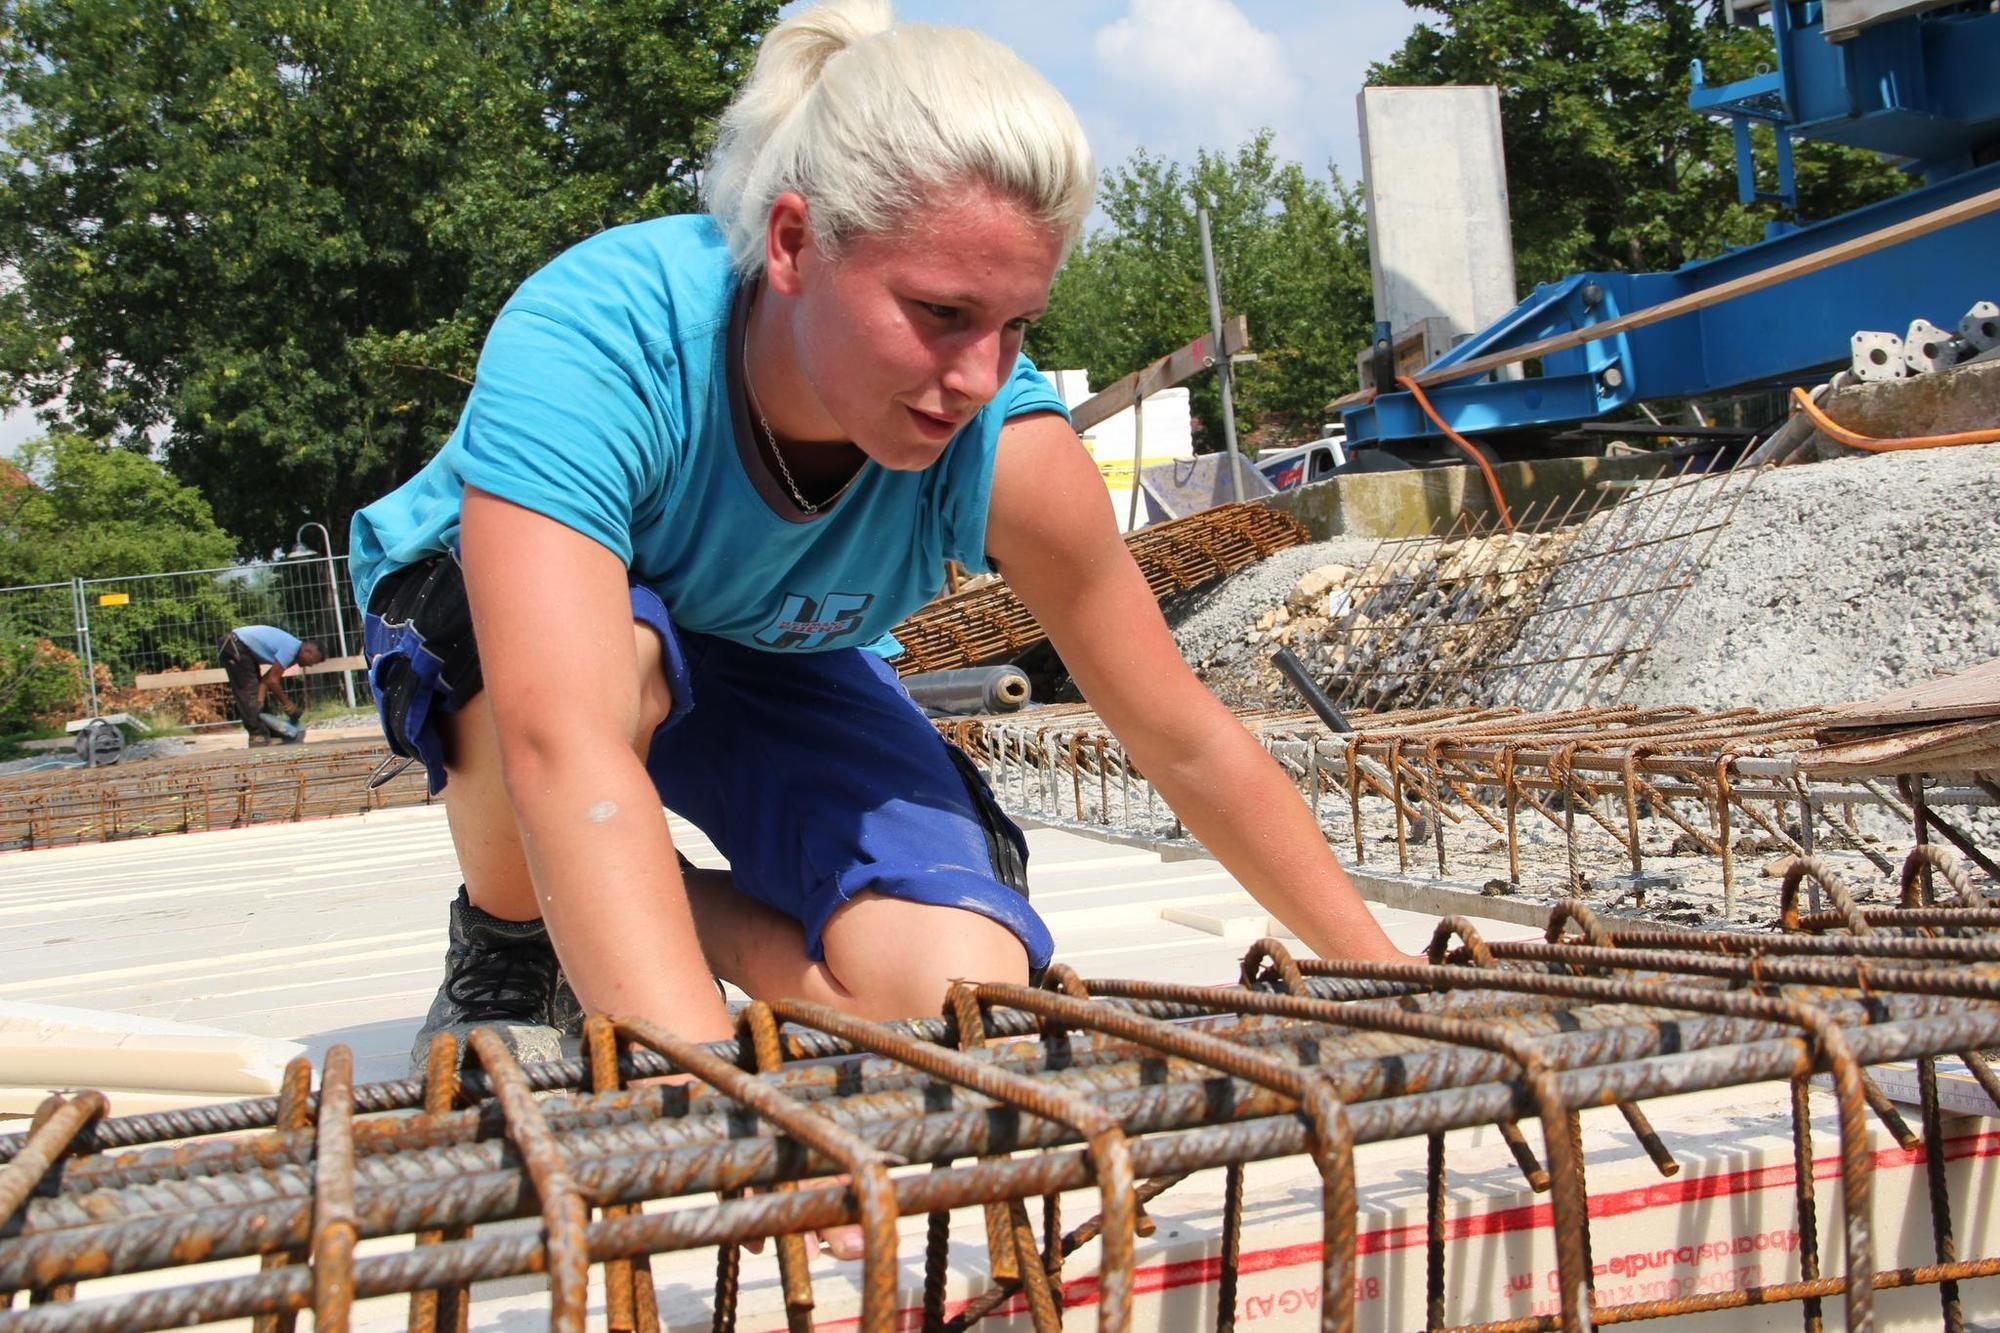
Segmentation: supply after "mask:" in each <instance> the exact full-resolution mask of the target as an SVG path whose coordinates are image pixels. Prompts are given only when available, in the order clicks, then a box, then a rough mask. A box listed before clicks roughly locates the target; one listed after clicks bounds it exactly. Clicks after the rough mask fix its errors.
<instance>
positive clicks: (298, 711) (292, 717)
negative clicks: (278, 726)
mask: <svg viewBox="0 0 2000 1333" xmlns="http://www.w3.org/2000/svg"><path fill="white" fill-rule="evenodd" d="M305 711H306V710H305V709H303V708H294V709H293V710H292V711H291V712H289V713H287V714H285V720H286V721H287V722H289V723H291V724H292V725H293V726H295V727H296V726H297V725H298V724H299V719H300V718H301V717H303V716H305Z"/></svg>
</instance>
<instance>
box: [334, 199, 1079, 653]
mask: <svg viewBox="0 0 2000 1333" xmlns="http://www.w3.org/2000/svg"><path fill="white" fill-rule="evenodd" d="M741 289H742V283H741V281H740V280H739V279H738V278H737V276H736V275H735V274H734V273H733V271H732V270H731V268H730V264H729V252H728V249H727V248H726V246H725V245H724V243H723V240H722V236H721V233H720V232H719V231H717V229H716V227H715V224H714V222H713V220H711V219H710V218H709V217H708V216H706V215H705V214H697V215H688V216H680V217H668V218H658V219H655V220H653V221H650V222H640V223H634V224H632V225H630V226H625V227H619V228H616V229H614V230H611V231H607V232H604V233H602V234H600V235H598V236H595V237H592V238H591V239H590V240H587V241H584V242H583V243H581V244H579V245H577V246H575V247H573V248H572V249H570V250H568V251H566V252H565V253H563V254H562V255H560V256H558V257H557V258H556V259H555V260H554V261H553V262H551V263H550V264H549V265H548V266H547V267H546V268H544V269H542V270H541V271H540V272H538V273H536V274H535V275H534V276H533V277H531V278H529V279H528V280H527V281H526V282H525V283H523V284H522V285H521V287H520V289H519V290H518V291H516V292H515V293H514V295H513V297H512V298H511V299H510V300H509V301H508V302H507V304H506V306H505V307H504V308H503V309H502V310H501V312H500V316H499V318H498V319H497V320H495V321H494V324H493V328H492V330H491V332H490V333H489V334H488V335H487V338H486V345H485V347H484V349H483V350H482V351H481V353H480V357H479V370H478V374H477V377H476V382H475V383H474V385H473V388H472V393H471V394H470V396H469V397H468V398H467V400H466V404H465V411H464V412H463V414H462V415H461V416H460V417H459V421H458V427H457V429H456V430H454V431H453V432H452V435H451V438H450V439H449V440H448V441H446V443H445V446H444V448H443V449H442V450H441V451H439V453H438V455H437V456H436V457H435V458H433V459H432V460H431V461H430V463H429V464H428V465H427V466H426V467H425V468H424V469H423V471H421V472H419V473H418V474H417V475H416V476H415V477H413V478H411V479H410V480H409V481H408V482H406V483H405V484H404V485H402V486H401V487H399V488H398V489H396V490H395V491H393V492H391V493H390V494H389V495H388V496H386V497H384V498H383V499H381V500H378V501H376V502H375V503H374V504H372V505H369V506H368V507H367V508H366V509H363V510H361V511H360V512H359V513H357V514H356V515H355V516H354V523H353V527H352V530H351V533H350V537H349V549H350V551H351V553H352V567H353V578H354V587H355V594H356V596H357V597H358V599H359V600H360V603H361V605H362V606H363V607H366V606H367V605H368V601H369V597H370V595H371V594H372V593H373V591H374V587H375V583H376V581H377V580H378V579H380V578H381V577H382V576H383V575H384V574H386V573H388V572H390V571H391V570H394V569H398V568H401V567H402V566H405V565H410V564H414V563H416V562H418V561H420V560H423V559H426V558H428V557H429V556H431V555H433V554H436V553H437V552H440V551H446V550H449V549H451V548H452V547H453V546H454V545H455V544H456V543H457V540H458V529H459V507H460V501H461V498H462V496H463V494H464V488H465V486H466V485H467V484H468V483H469V484H471V485H474V486H477V487H479V488H480V489H481V490H483V491H486V492H488V493H490V494H492V495H496V496H499V497H500V498H502V499H505V500H509V501H512V502H513V503H515V504H518V505H521V506H523V507H524V508H527V509H532V510H534V511H535V512H537V513H540V514H546V515H547V516H549V517H550V518H553V519H555V520H556V521H558V522H560V523H562V524H564V525H566V526H568V527H570V528H574V529H575V530H576V531H578V532H580V533H582V534H584V535H585V536H587V537H590V538H592V539H593V540H595V541H597V542H599V543H601V544H602V545H603V546H605V547H606V548H608V549H609V550H611V551H612V552H614V553H616V554H617V556H618V557H619V559H621V560H623V561H624V562H625V564H626V566H627V568H628V569H629V570H630V572H631V577H632V581H633V582H635V583H641V584H644V585H645V586H647V587H648V588H651V589H652V590H653V591H654V592H655V593H657V594H658V595H659V597H660V600H661V601H663V602H664V603H665V604H666V607H667V610H668V612H669V613H670V614H671V615H672V616H673V619H674V623H675V625H677V626H678V627H680V628H682V629H686V630H693V631H695V632H697V633H701V634H712V635H716V636H718V637H721V638H725V639H729V640H732V641H734V642H737V643H741V644H744V645H746V646H750V647H757V648H765V649H770V650H772V651H801V652H814V651H821V650H825V649H832V648H845V647H860V646H869V645H871V644H875V643H877V642H878V641H880V640H883V639H884V638H885V637H886V636H887V635H888V632H889V630H890V629H891V628H892V627H893V626H894V625H895V624H896V623H897V622H898V621H900V620H902V619H903V618H904V617H906V616H907V615H909V614H910V613H911V612H912V611H914V610H916V609H917V608H918V607H920V606H922V605H923V604H924V603H925V602H926V601H928V600H930V598H931V597H933V596H935V595H936V593H937V591H938V588H939V587H940V585H941V583H942V581H943V566H944V562H945V561H946V560H956V561H957V562H958V563H959V564H961V565H963V566H965V567H966V568H967V569H970V570H974V571H984V570H986V569H988V568H989V565H988V563H987V559H986V506H987V500H988V498H989V495H990V493H991V490H992V483H993V458H994V452H995V449H996V447H997V446H998V443H999V437H1000V428H1001V426H1002V425H1003V424H1004V423H1005V422H1006V421H1007V420H1008V419H1009V418H1010V417H1016V416H1021V415H1025V414H1027V413H1033V412H1063V410H1064V409H1063V404H1062V400H1061V398H1059V397H1058V396H1057V394H1056V392H1055V390H1054V388H1053V387H1052V386H1051V385H1050V384H1049V382H1048V381H1047V380H1046V379H1044V378H1043V377H1042V376H1041V374H1040V373H1038V372H1037V371H1036V370H1035V368H1034V366H1033V364H1032V363H1030V362H1029V361H1028V360H1027V358H1026V357H1023V358H1021V359H1020V361H1019V362H1018V363H1017V364H1016V366H1015V370H1014V375H1013V377H1012V378H1011V380H1010V381H1009V382H1008V383H1007V384H1005V385H1003V386H1002V387H1001V389H1000V392H999V394H998V395H996V396H995V398H994V399H993V401H992V402H990V403H988V404H987V405H986V407H985V408H984V409H983V410H982V411H981V412H980V413H979V414H978V415H977V416H976V417H974V418H973V419H972V420H971V421H970V422H968V423H967V424H966V426H965V427H964V428H963V429H962V430H960V431H959V433H958V434H957V435H956V436H955V437H954V438H953V439H952V441H951V443H950V444H949V445H948V446H947V447H946V449H945V452H944V453H943V455H942V456H940V457H939V459H938V461H937V462H935V463H933V464H932V465H931V466H930V467H928V468H926V469H924V470H923V471H921V472H898V471H893V470H891V469H888V468H884V467H881V466H879V465H877V464H875V463H872V462H870V463H867V464H865V465H864V466H863V467H862V470H861V472H860V474H859V475H858V476H857V477H856V478H855V480H854V482H853V484H852V485H850V486H849V487H848V489H847V490H846V491H845V493H843V494H842V495H841V496H840V497H839V499H838V500H837V501H835V502H834V503H832V504H830V505H826V506H822V507H821V509H820V511H819V513H818V514H816V515H809V514H806V513H804V512H803V511H802V510H800V509H799V508H798V507H797V505H796V504H794V503H793V502H792V501H791V499H790V498H789V496H787V495H786V493H785V492H784V490H783V489H782V488H781V487H780V486H779V484H778V482H777V481H776V480H775V479H774V478H772V477H771V476H770V475H769V473H768V472H767V471H766V469H765V466H764V463H763V458H762V455H760V454H759V453H758V452H757V451H756V449H755V446H754V444H753V442H752V441H753V438H754V437H753V436H752V435H751V434H750V428H749V423H748V421H747V419H746V418H745V416H744V413H743V409H742V406H741V398H742V396H741V394H739V393H736V392H734V391H733V390H732V384H733V383H734V382H735V381H734V377H736V376H738V375H740V373H741V369H740V366H735V365H732V362H733V361H734V360H735V357H734V356H733V355H732V353H733V351H734V349H736V348H738V347H740V346H741V339H740V337H739V336H733V333H732V331H733V330H735V331H736V332H740V320H741V318H742V315H741V309H742V307H743V304H744V303H743V302H742V301H740V300H738V295H739V293H740V291H741Z"/></svg>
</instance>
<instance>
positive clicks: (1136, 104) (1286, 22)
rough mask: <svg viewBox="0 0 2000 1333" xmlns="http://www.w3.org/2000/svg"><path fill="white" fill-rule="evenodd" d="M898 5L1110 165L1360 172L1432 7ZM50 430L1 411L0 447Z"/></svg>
mask: <svg viewBox="0 0 2000 1333" xmlns="http://www.w3.org/2000/svg"><path fill="white" fill-rule="evenodd" d="M797 7H798V6H797V5H796V4H792V5H787V6H785V9H784V10H783V12H784V13H787V14H789V13H790V12H792V10H794V9H796V8H797ZM896 14H897V17H899V18H905V19H916V20H919V21H922V22H925V23H950V24H958V25H961V26H964V27H970V28H977V29H979V30H980V31H981V32H984V33H987V34H989V35H990V36H993V37H996V38H998V39H999V40H1001V41H1003V42H1005V43H1007V45H1009V46H1011V47H1013V48H1014V50H1015V51H1017V52H1019V53H1020V54H1021V56H1022V57H1023V58H1024V59H1025V60H1027V62H1028V63H1029V64H1031V65H1033V66H1034V67H1035V68H1036V69H1038V70H1040V71H1041V73H1042V74H1043V76H1044V77H1046V78H1047V79H1048V80H1049V81H1050V82H1051V83H1053V84H1054V85H1055V86H1056V88H1057V90H1058V91H1060V92H1061V93H1062V94H1063V96H1064V97H1066V98H1068V99H1069V102H1070V105H1071V106H1073V107H1075V108H1076V112H1077V115H1078V117H1079V118H1080V119H1081V120H1082V121H1083V128H1084V131H1085V133H1087V134H1088V135H1089V136H1090V145H1091V148H1092V149H1093V150H1094V151H1095V152H1096V154H1097V162H1098V165H1099V167H1100V168H1104V167H1113V166H1117V165H1118V164H1120V163H1122V162H1124V161H1125V160H1126V159H1127V158H1129V157H1130V156H1131V155H1132V153H1133V151H1134V150H1135V149H1137V148H1140V147H1144V148H1145V149H1146V150H1147V151H1149V152H1151V153H1153V154H1154V155H1156V156H1160V157H1165V158H1169V159H1172V160H1175V161H1189V160H1192V159H1193V157H1194V155H1195V152H1196V150H1198V149H1201V148H1211V149H1220V150H1223V151H1229V150H1233V149H1234V148H1236V147H1237V145H1239V144H1241V143H1243V142H1244V141H1245V140H1247V139H1248V138H1249V137H1250V136H1251V135H1252V134H1255V133H1256V132H1257V131H1258V130H1259V129H1264V128H1269V129H1270V130H1271V131H1272V133H1273V135H1274V136H1275V138H1274V146H1275V148H1276V150H1277V152H1278V154H1279V156H1281V157H1285V158H1290V159H1293V160H1295V161H1297V162H1299V163H1301V164H1302V165H1303V166H1304V167H1305V168H1306V169H1307V170H1308V171H1310V172H1312V173H1314V174H1318V173H1320V172H1323V171H1324V170H1325V169H1326V167H1327V166H1328V165H1329V164H1331V165H1332V166H1335V167H1337V168H1339V170H1340V173H1341V175H1342V176H1344V177H1346V178H1347V179H1348V180H1349V181H1359V180H1360V178H1361V150H1360V146H1359V142H1358V133H1357V130H1356V123H1355V113H1354V98H1355V94H1356V93H1358V92H1360V90H1361V81H1362V79H1364V78H1365V77H1366V76H1367V73H1368V66H1369V63H1370V62H1371V61H1376V60H1381V59H1384V58H1386V57H1387V56H1389V55H1390V54H1391V53H1392V52H1394V51H1395V50H1396V48H1397V47H1399V46H1401V45H1402V43H1403V39H1404V38H1405V37H1406V36H1408V35H1409V32H1410V30H1411V28H1413V27H1414V26H1415V25H1416V23H1417V20H1418V17H1419V14H1418V12H1417V11H1415V10H1412V9H1410V8H1409V7H1408V6H1406V5H1405V4H1404V3H1403V0H1000V3H994V2H993V0H984V2H983V3H974V0H898V3H897V4H896ZM40 430H41V428H40V426H39V425H38V424H37V423H36V422H35V420H34V419H33V417H32V415H31V414H29V413H27V412H13V413H8V414H6V415H4V416H0V456H4V455H6V454H8V453H11V452H12V451H13V449H14V448H15V447H17V446H18V445H19V444H20V443H21V442H22V441H23V440H24V439H27V438H30V437H32V436H34V435H37V434H39V433H40Z"/></svg>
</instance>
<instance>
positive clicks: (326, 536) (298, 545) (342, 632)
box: [285, 521, 354, 708]
mask: <svg viewBox="0 0 2000 1333" xmlns="http://www.w3.org/2000/svg"><path fill="white" fill-rule="evenodd" d="M307 528H318V529H319V539H320V545H321V546H323V547H325V549H326V590H327V593H328V594H329V595H330V596H332V598H333V632H334V634H335V635H336V636H338V638H339V640H340V655H341V657H343V658H345V657H346V656H347V618H346V617H345V616H343V615H342V614H341V613H340V580H339V579H337V578H335V577H334V573H333V535H332V534H331V533H329V532H328V531H327V530H326V524H324V523H318V522H312V521H308V522H305V523H301V524H299V530H298V531H297V532H295V533H293V534H292V549H291V550H289V551H287V552H285V559H287V560H310V559H312V557H314V556H316V555H318V554H319V553H320V552H319V551H317V550H315V549H314V548H313V547H310V546H308V545H306V529H307ZM340 683H341V685H342V686H344V687H345V688H346V690H347V706H348V707H349V708H352V707H354V674H353V673H352V672H350V671H347V670H344V669H343V670H342V671H341V673H340Z"/></svg>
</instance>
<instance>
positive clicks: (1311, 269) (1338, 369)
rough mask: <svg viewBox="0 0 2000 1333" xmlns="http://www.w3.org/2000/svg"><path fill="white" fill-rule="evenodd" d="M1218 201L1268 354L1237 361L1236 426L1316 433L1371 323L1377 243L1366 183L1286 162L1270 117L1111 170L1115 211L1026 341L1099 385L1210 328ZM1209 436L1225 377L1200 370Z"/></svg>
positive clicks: (1222, 246)
mask: <svg viewBox="0 0 2000 1333" xmlns="http://www.w3.org/2000/svg"><path fill="white" fill-rule="evenodd" d="M1198 202H1199V203H1205V204H1206V206H1207V207H1208V209H1209V214H1210V217H1209V225H1210V231H1211V237H1212V241H1213V245H1214V250H1215V260H1216V269H1217V272H1218V274H1219V281H1220V286H1221V290H1222V304H1223V307H1224V309H1225V310H1226V311H1228V312H1229V313H1231V314H1237V313H1240V314H1243V315H1245V316H1247V318H1248V319H1249V324H1250V341H1251V346H1252V349H1253V350H1254V351H1255V353H1256V355H1257V361H1256V362H1255V363H1253V364H1249V365H1245V366H1243V367H1240V368H1239V373H1238V375H1237V377H1236V385H1235V407H1236V417H1237V428H1238V431H1239V433H1240V434H1242V435H1243V436H1244V437H1245V439H1246V440H1248V439H1250V438H1252V437H1253V436H1256V435H1258V434H1260V433H1261V434H1263V435H1265V436H1266V437H1269V436H1272V435H1285V434H1296V433H1299V432H1302V431H1304V432H1309V431H1311V430H1312V429H1313V428H1314V427H1316V426H1317V425H1318V418H1317V416H1316V415H1315V414H1316V413H1317V412H1318V411H1319V408H1320V405H1321V404H1322V403H1324V402H1325V401H1326V400H1327V398H1328V397H1329V396H1331V393H1332V392H1337V391H1338V390H1339V388H1340V386H1342V385H1351V384H1352V383H1353V381H1354V351H1355V349H1356V348H1357V347H1359V346H1361V345H1362V344H1363V343H1365V342H1367V341H1368V338H1369V329H1370V319H1371V315H1370V304H1369V285H1368V284H1369V278H1368V247H1367V238H1366V230H1365V221H1364V219H1363V216H1362V207H1361V200H1360V193H1359V191H1358V190H1356V189H1355V188H1353V187H1351V186H1349V185H1347V184H1346V183H1345V182H1344V181H1342V180H1341V178H1340V175H1339V173H1338V172H1337V171H1331V170H1329V173H1328V176H1327V177H1326V178H1325V179H1318V178H1315V177H1312V176H1309V175H1307V174H1306V172H1305V170H1304V169H1303V168H1302V167H1300V166H1299V165H1298V164H1297V163H1296V162H1283V161H1280V160H1279V159H1278V158H1277V157H1276V155H1275V154H1274V153H1273V152H1272V148H1271V135H1270V133H1269V132H1268V131H1266V132H1264V133H1260V134H1258V135H1257V136H1256V137H1254V138H1253V139H1251V140H1250V141H1249V142H1248V143H1246V144H1243V145H1242V146H1240V147H1239V148H1238V149H1237V150H1236V151H1235V153H1234V154H1223V153H1219V152H1209V151H1206V150H1204V151H1202V152H1201V153H1199V154H1198V155H1197V156H1196V159H1195V162H1194V164H1193V166H1192V167H1182V166H1181V165H1179V164H1176V163H1171V162H1166V161H1164V160H1162V159H1160V158H1158V157H1155V156H1153V155H1151V154H1149V153H1147V152H1145V151H1144V150H1141V151H1140V152H1138V153H1136V154H1134V155H1133V156H1132V158H1131V159H1130V160H1128V161H1127V162H1126V163H1125V164H1124V165H1123V166H1120V167H1116V168H1113V169H1112V170H1110V171H1107V172H1106V173H1105V176H1104V180H1103V182H1102V186H1101V189H1100V191H1099V203H1100V205H1101V207H1102V208H1103V211H1104V215H1105V219H1106V222H1107V225H1106V226H1104V227H1102V228H1100V229H1099V230H1097V231H1095V232H1093V233H1092V234H1091V235H1090V236H1088V237H1086V238H1085V239H1084V241H1083V243H1082V244H1081V245H1079V246H1078V247H1077V250H1076V253H1075V254H1074V255H1072V256H1071V258H1070V261H1069V263H1068V264H1067V265H1066V266H1065V267H1064V268H1063V270H1062V272H1061V273H1060V274H1059V275H1058V276H1057V278H1056V285H1055V291H1054V294H1053V296H1052V299H1051V301H1050V305H1049V313H1048V315H1047V317H1046V318H1044V319H1043V320H1042V321H1041V322H1040V323H1039V324H1038V325H1037V326H1036V328H1035V330H1034V332H1033V335H1032V336H1031V339H1030V345H1029V351H1030V353H1031V354H1032V355H1033V356H1034V357H1035V358H1036V360H1037V361H1038V362H1039V363H1040V364H1042V365H1045V366H1087V367H1088V368H1089V369H1090V371H1091V373H1092V376H1093V378H1094V380H1095V382H1096V384H1097V386H1098V387H1101V386H1102V385H1103V384H1104V383H1106V382H1108V381H1110V380H1112V379H1116V378H1117V377H1118V376H1120V375H1123V374H1126V373H1127V372H1129V371H1133V370H1136V369H1138V368H1139V367H1140V366H1143V365H1145V364H1146V363H1147V362H1149V361H1152V360H1154V359H1156V358H1158V357H1161V356H1164V355H1166V354H1167V353H1168V352H1171V351H1172V350H1173V349H1174V348H1176V347H1179V346H1181V345H1182V344H1183V343H1185V342H1187V341H1188V339H1190V338H1192V337H1195V336H1196V335H1198V334H1200V333H1202V332H1204V331H1206V330H1207V328H1208V297H1207V291H1206V288H1205V285H1204V283H1203V279H1202V267H1201V235H1200V230H1199V224H1198V222H1197V220H1196V208H1197V205H1198ZM1189 388H1190V390H1191V395H1190V396H1191V399H1192V403H1193V409H1194V413H1195V415H1196V417H1197V418H1198V422H1199V426H1198V430H1197V440H1198V447H1202V448H1206V449H1216V448H1220V447H1221V445H1222V440H1221V420H1222V416H1221V391H1220V388H1219V386H1218V384H1217V381H1216V378H1215V376H1213V375H1201V376H1197V377H1196V378H1195V379H1194V380H1192V381H1190V383H1189Z"/></svg>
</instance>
